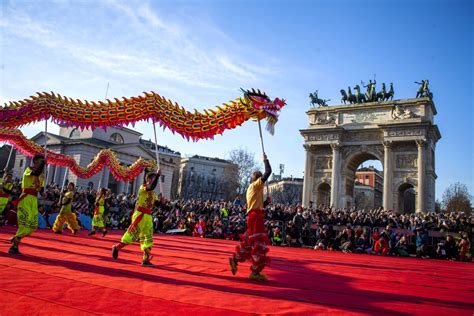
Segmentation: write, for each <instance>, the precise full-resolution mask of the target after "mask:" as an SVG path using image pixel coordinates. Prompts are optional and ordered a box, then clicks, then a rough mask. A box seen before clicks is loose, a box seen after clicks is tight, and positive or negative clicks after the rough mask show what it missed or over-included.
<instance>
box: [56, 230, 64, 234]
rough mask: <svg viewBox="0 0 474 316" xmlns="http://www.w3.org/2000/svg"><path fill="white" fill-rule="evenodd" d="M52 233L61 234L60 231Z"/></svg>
mask: <svg viewBox="0 0 474 316" xmlns="http://www.w3.org/2000/svg"><path fill="white" fill-rule="evenodd" d="M54 233H55V234H62V233H63V232H62V231H60V230H57V231H55V232H54Z"/></svg>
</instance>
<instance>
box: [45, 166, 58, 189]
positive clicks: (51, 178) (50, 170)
mask: <svg viewBox="0 0 474 316" xmlns="http://www.w3.org/2000/svg"><path fill="white" fill-rule="evenodd" d="M55 173H56V166H54V165H48V177H47V179H46V184H47V185H48V184H50V183H51V181H54V174H55Z"/></svg>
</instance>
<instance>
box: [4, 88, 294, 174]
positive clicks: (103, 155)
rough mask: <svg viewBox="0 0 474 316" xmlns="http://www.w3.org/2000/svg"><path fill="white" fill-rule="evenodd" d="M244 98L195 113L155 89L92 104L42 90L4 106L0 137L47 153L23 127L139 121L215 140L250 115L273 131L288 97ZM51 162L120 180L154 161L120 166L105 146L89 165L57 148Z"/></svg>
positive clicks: (30, 151)
mask: <svg viewBox="0 0 474 316" xmlns="http://www.w3.org/2000/svg"><path fill="white" fill-rule="evenodd" d="M242 91H243V93H244V97H243V98H238V99H236V100H235V101H230V102H229V103H228V104H227V103H224V104H223V105H222V107H220V106H217V107H216V110H212V109H209V110H204V111H203V112H204V113H200V112H199V111H197V110H195V112H194V113H191V112H189V111H187V110H185V109H184V108H183V107H181V106H179V105H178V104H177V103H174V104H173V102H171V101H170V100H167V99H165V98H164V97H162V96H160V95H158V94H156V93H154V92H152V93H145V94H144V95H143V96H137V97H132V98H123V100H119V99H115V101H110V100H107V101H106V102H101V101H99V102H88V101H81V100H73V99H70V98H69V99H68V98H66V97H62V96H60V95H56V94H55V93H53V92H51V93H46V92H43V93H38V94H37V95H36V96H32V97H30V98H29V99H25V100H22V101H14V102H10V103H9V105H8V106H4V107H3V108H0V141H2V142H7V143H10V144H11V145H13V146H15V147H16V148H18V149H19V150H20V151H21V152H23V153H24V154H25V155H27V156H30V157H32V156H34V155H35V154H39V153H43V152H44V148H43V147H41V146H39V145H38V144H36V143H34V142H32V141H30V140H28V139H27V138H26V137H25V136H24V135H23V134H22V133H21V132H20V131H19V130H17V128H18V127H21V126H23V125H26V124H29V123H34V122H37V121H41V120H47V119H52V120H53V122H55V123H58V124H64V125H67V126H74V127H79V128H81V129H85V128H91V129H95V128H104V129H105V128H107V127H110V126H123V125H128V124H132V125H133V124H135V123H136V122H138V121H143V120H152V121H153V122H157V123H159V124H160V126H162V127H164V128H166V127H167V128H169V129H170V130H171V131H172V132H173V133H175V132H176V133H178V134H180V135H181V136H183V137H184V138H186V139H187V140H189V139H191V140H193V141H198V140H200V139H212V138H214V136H215V135H219V134H222V133H223V132H224V131H225V130H226V129H233V128H235V127H237V126H239V125H241V124H242V123H244V122H245V121H247V120H249V119H251V118H252V119H255V120H262V119H266V120H267V122H268V123H267V129H268V130H269V131H270V132H271V133H272V134H273V128H274V125H275V123H276V122H277V121H278V116H279V113H280V110H281V108H282V107H283V106H285V100H281V99H278V98H276V99H275V100H273V101H272V100H271V99H270V98H269V97H268V96H267V95H266V94H265V93H262V92H260V90H257V91H255V90H253V89H252V90H242ZM47 157H48V158H47V160H48V163H50V164H53V165H58V166H63V167H67V168H69V169H70V170H71V171H72V172H73V173H74V174H76V175H77V176H78V177H80V178H90V177H91V176H93V175H94V174H96V173H98V172H99V171H100V170H101V169H102V168H103V167H104V166H105V165H106V166H108V167H109V169H110V171H111V173H112V175H113V176H114V178H116V179H117V180H119V181H131V180H133V179H134V178H135V177H137V176H138V175H139V174H140V173H141V172H142V171H143V169H144V168H152V167H154V166H155V165H156V164H155V162H154V161H146V160H144V159H142V158H140V159H138V160H137V161H136V162H135V163H134V164H132V165H131V166H130V167H123V166H121V165H120V162H119V160H118V159H117V157H116V155H115V154H114V153H113V152H112V151H111V150H110V149H104V150H101V151H100V152H99V153H98V154H97V156H96V157H95V158H94V160H93V161H92V162H91V163H90V164H89V165H88V166H86V167H82V166H79V165H78V164H77V162H76V161H75V160H74V158H72V157H70V156H66V155H62V154H58V153H55V152H52V151H48V152H47Z"/></svg>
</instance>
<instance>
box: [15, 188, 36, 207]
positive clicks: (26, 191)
mask: <svg viewBox="0 0 474 316" xmlns="http://www.w3.org/2000/svg"><path fill="white" fill-rule="evenodd" d="M27 195H31V196H34V197H37V196H38V191H36V190H35V189H23V190H22V191H21V195H20V198H19V199H18V200H16V201H14V202H13V206H14V207H15V208H16V207H17V206H18V204H20V202H21V200H23V199H24V198H26V196H27Z"/></svg>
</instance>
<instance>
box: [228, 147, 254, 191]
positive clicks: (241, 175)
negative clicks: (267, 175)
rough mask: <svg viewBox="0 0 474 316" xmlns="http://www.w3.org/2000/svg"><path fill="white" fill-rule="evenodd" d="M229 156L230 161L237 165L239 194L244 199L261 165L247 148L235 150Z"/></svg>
mask: <svg viewBox="0 0 474 316" xmlns="http://www.w3.org/2000/svg"><path fill="white" fill-rule="evenodd" d="M227 156H228V157H229V158H228V160H230V161H231V162H232V163H234V164H236V165H237V168H238V172H237V174H238V178H237V179H236V187H237V194H238V195H239V196H241V197H243V196H244V195H245V191H246V190H247V188H248V186H249V184H250V176H251V175H252V172H253V171H255V170H258V169H260V164H259V163H257V161H256V160H255V153H253V152H249V151H248V149H247V148H242V147H239V148H237V149H233V150H231V151H230V152H229V153H227Z"/></svg>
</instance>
